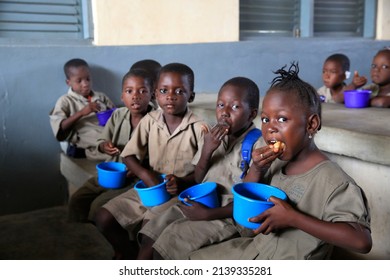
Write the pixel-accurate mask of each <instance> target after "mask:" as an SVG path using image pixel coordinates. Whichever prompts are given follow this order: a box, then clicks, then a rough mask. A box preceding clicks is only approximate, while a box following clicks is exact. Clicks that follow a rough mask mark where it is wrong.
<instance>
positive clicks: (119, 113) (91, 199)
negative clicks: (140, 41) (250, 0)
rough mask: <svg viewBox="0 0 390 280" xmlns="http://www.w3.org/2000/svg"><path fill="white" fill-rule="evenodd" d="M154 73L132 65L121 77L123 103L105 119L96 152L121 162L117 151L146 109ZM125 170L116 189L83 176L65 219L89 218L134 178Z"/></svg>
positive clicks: (128, 185)
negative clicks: (82, 183)
mask: <svg viewBox="0 0 390 280" xmlns="http://www.w3.org/2000/svg"><path fill="white" fill-rule="evenodd" d="M156 78H157V77H156V76H154V74H153V73H150V72H146V71H144V70H143V69H133V70H130V71H129V72H127V73H126V74H125V75H124V77H123V79H122V93H121V99H122V101H123V103H124V104H125V106H124V107H122V108H118V109H116V110H115V111H114V112H113V113H112V115H111V117H110V119H109V120H108V121H107V123H106V125H105V127H104V129H103V132H102V134H101V136H100V137H99V139H98V140H97V145H98V149H99V151H100V152H102V153H105V154H107V155H109V156H110V159H109V161H118V162H121V161H122V158H121V157H120V153H121V152H122V150H123V149H124V147H125V145H126V144H127V142H128V141H129V139H130V137H131V135H132V134H133V132H134V129H135V128H136V127H137V125H138V123H139V122H140V120H141V119H142V118H143V117H144V116H145V115H146V113H147V112H150V111H151V110H152V109H153V107H152V106H151V105H150V104H151V100H152V96H154V93H153V91H154V87H155V80H156ZM135 179H136V178H134V176H133V174H131V172H129V173H128V180H127V182H126V186H125V187H122V188H119V189H107V188H103V187H101V186H100V185H99V184H98V180H97V176H94V177H92V178H91V179H89V180H87V181H86V182H85V183H84V185H83V186H82V187H81V188H80V189H78V190H77V191H76V192H75V193H74V194H73V195H72V197H71V199H70V201H69V220H70V221H74V222H89V221H93V220H94V217H95V214H96V211H97V210H98V209H99V208H100V207H101V206H102V205H103V204H105V203H106V202H108V201H109V200H110V199H112V198H114V197H116V196H117V195H119V194H121V193H123V192H125V191H126V190H128V189H129V188H131V187H132V186H133V183H134V182H135V181H136V180H135Z"/></svg>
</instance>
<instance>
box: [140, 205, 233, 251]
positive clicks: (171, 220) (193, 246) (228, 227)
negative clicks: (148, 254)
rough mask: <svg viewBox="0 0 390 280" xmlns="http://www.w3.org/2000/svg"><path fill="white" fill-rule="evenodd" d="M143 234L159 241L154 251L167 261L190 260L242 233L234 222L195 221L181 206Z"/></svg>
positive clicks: (155, 220)
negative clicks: (186, 214) (190, 257)
mask: <svg viewBox="0 0 390 280" xmlns="http://www.w3.org/2000/svg"><path fill="white" fill-rule="evenodd" d="M140 233H142V234H145V235H147V236H148V237H150V238H152V239H153V240H155V243H154V249H155V250H156V251H158V252H159V253H160V254H161V255H162V257H163V258H165V259H186V258H187V257H188V255H189V254H190V253H191V252H192V251H194V250H197V249H199V248H201V247H203V246H206V245H210V244H213V243H215V242H221V241H223V240H226V239H229V238H232V237H233V236H235V235H237V234H238V232H237V230H236V227H235V226H234V224H233V221H232V219H220V220H212V221H191V220H188V219H187V218H186V217H185V216H184V215H183V213H182V212H181V210H180V208H179V207H178V206H177V205H175V206H173V207H171V208H170V209H168V210H167V211H165V212H164V213H163V214H162V215H160V216H159V217H158V218H156V219H153V220H151V221H149V223H147V224H146V225H145V226H144V228H143V229H141V231H140Z"/></svg>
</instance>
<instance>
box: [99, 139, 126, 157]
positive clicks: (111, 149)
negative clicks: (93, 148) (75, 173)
mask: <svg viewBox="0 0 390 280" xmlns="http://www.w3.org/2000/svg"><path fill="white" fill-rule="evenodd" d="M99 151H100V152H103V153H106V154H107V155H110V156H116V155H119V153H120V152H121V151H120V150H119V149H118V148H117V147H115V145H114V144H113V143H112V142H111V141H110V140H108V141H104V142H102V143H100V144H99Z"/></svg>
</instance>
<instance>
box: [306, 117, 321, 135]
mask: <svg viewBox="0 0 390 280" xmlns="http://www.w3.org/2000/svg"><path fill="white" fill-rule="evenodd" d="M320 128H321V120H320V116H319V115H318V114H313V115H310V116H309V118H308V122H307V132H308V133H309V135H314V134H316V133H317V131H318V130H320Z"/></svg>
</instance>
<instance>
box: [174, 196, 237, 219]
mask: <svg viewBox="0 0 390 280" xmlns="http://www.w3.org/2000/svg"><path fill="white" fill-rule="evenodd" d="M188 203H191V204H192V205H191V206H187V205H185V204H180V205H179V207H180V209H181V210H182V211H183V213H184V215H185V216H186V217H187V218H188V219H189V220H192V221H210V220H217V219H224V218H231V217H233V204H232V203H230V204H228V205H226V206H224V207H217V208H208V207H206V206H204V205H203V204H201V203H198V202H196V201H188Z"/></svg>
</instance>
